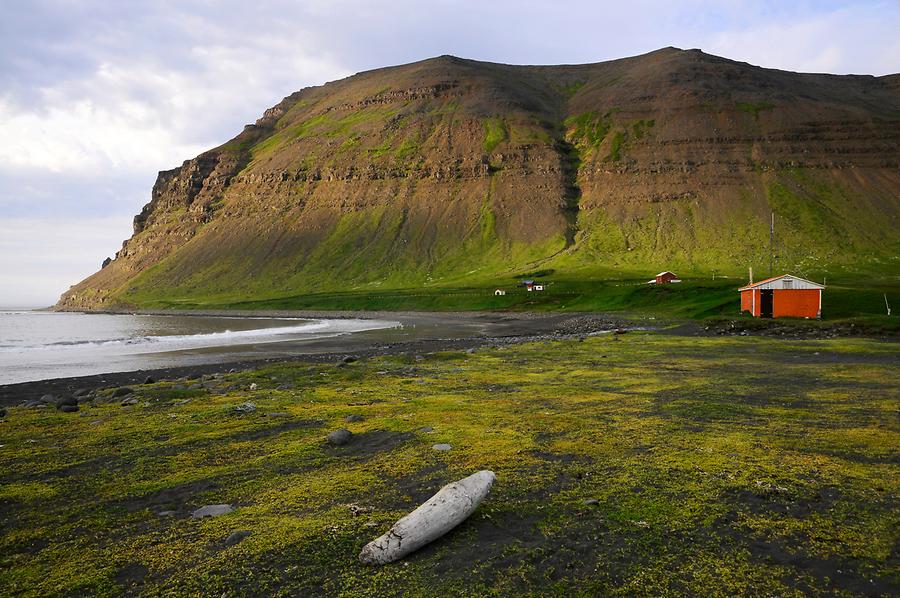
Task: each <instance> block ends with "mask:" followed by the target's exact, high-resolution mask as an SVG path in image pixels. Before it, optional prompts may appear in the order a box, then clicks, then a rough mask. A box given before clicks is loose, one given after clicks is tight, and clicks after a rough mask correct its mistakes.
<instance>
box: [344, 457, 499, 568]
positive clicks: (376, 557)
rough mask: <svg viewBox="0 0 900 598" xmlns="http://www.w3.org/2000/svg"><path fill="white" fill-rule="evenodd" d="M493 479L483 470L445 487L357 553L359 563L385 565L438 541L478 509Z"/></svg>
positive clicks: (489, 472) (490, 474) (489, 473)
mask: <svg viewBox="0 0 900 598" xmlns="http://www.w3.org/2000/svg"><path fill="white" fill-rule="evenodd" d="M494 479H495V476H494V472H493V471H487V470H483V471H479V472H478V473H474V474H472V475H470V476H469V477H467V478H463V479H461V480H459V481H457V482H452V483H450V484H447V485H446V486H444V487H443V488H441V489H440V490H439V491H438V493H437V494H435V495H434V496H432V497H431V498H429V499H428V500H427V501H425V503H424V504H423V505H422V506H420V507H419V508H418V509H416V510H415V511H413V512H412V513H410V514H409V515H407V516H406V517H403V518H402V519H400V520H399V521H398V522H397V523H395V524H394V526H393V527H392V528H391V529H390V530H388V532H387V533H386V534H384V535H383V536H381V537H380V538H377V539H375V540H373V541H372V542H369V543H368V544H366V545H365V547H364V548H363V549H362V552H360V553H359V560H360V562H361V563H363V564H364V565H384V564H385V563H390V562H393V561H396V560H397V559H401V558H403V557H404V556H406V555H408V554H409V553H411V552H413V551H414V550H418V549H419V548H421V547H422V546H425V545H426V544H428V543H429V542H431V541H433V540H436V539H438V538H440V537H441V536H443V535H444V534H446V533H447V532H449V531H450V530H451V529H453V528H454V527H456V526H457V525H459V524H460V523H462V522H463V521H465V519H466V518H467V517H468V516H469V515H471V514H472V513H473V512H474V511H475V509H476V508H478V505H479V504H480V503H481V501H482V500H484V497H485V496H487V494H488V492H490V490H491V485H492V484H493V483H494Z"/></svg>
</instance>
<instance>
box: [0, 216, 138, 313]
mask: <svg viewBox="0 0 900 598" xmlns="http://www.w3.org/2000/svg"><path fill="white" fill-rule="evenodd" d="M130 226H131V218H130V217H128V216H117V217H103V218H86V219H81V220H78V221H77V222H76V223H74V224H73V223H72V222H69V221H65V220H50V219H45V218H40V219H38V218H2V219H0V306H3V307H8V306H23V307H24V306H46V305H52V304H53V303H56V300H57V299H58V298H59V295H60V294H62V292H63V291H64V290H66V288H67V287H68V286H69V285H72V284H75V283H76V282H78V281H79V280H81V279H83V278H85V277H87V276H89V275H90V274H92V273H93V272H95V271H97V270H98V269H99V267H100V262H101V261H102V260H103V258H104V257H106V256H112V255H113V254H114V253H115V252H116V251H118V250H119V248H120V247H121V237H122V231H124V230H127V229H129V228H130Z"/></svg>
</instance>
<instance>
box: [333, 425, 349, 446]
mask: <svg viewBox="0 0 900 598" xmlns="http://www.w3.org/2000/svg"><path fill="white" fill-rule="evenodd" d="M352 438H353V432H351V431H350V430H347V429H346V428H341V429H340V430H335V431H334V432H332V433H331V434H329V435H328V438H327V440H328V443H329V444H333V445H334V446H344V445H345V444H347V443H349V442H350V440H351V439H352Z"/></svg>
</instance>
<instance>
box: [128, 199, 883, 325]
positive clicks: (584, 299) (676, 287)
mask: <svg viewBox="0 0 900 598" xmlns="http://www.w3.org/2000/svg"><path fill="white" fill-rule="evenodd" d="M487 206H488V204H486V207H485V209H484V211H485V213H484V215H483V223H482V227H483V229H482V234H484V235H486V236H490V234H491V228H490V227H491V223H492V220H491V218H490V210H489V209H488V207H487ZM534 272H535V271H528V272H525V273H522V272H518V273H515V275H512V276H509V277H508V278H505V279H491V280H488V281H485V282H484V283H483V284H480V285H470V286H446V285H441V286H417V287H413V288H388V289H379V288H378V287H368V288H363V289H356V290H349V291H321V292H311V293H302V294H286V295H276V296H271V297H259V296H258V295H257V296H252V297H247V298H241V297H239V296H220V297H216V296H208V297H202V298H199V299H198V298H184V299H175V300H172V299H169V300H167V301H158V302H153V303H147V304H144V306H145V307H150V308H157V309H169V308H174V309H261V310H266V309H269V310H274V309H336V310H427V311H472V310H515V311H569V312H581V311H599V312H618V313H623V314H626V315H634V316H637V317H657V318H679V319H694V320H702V319H705V318H710V317H723V316H724V317H731V318H735V317H739V316H740V296H739V294H738V292H737V288H738V287H740V286H741V285H742V284H743V283H744V279H742V278H737V277H733V278H722V277H719V278H717V279H711V278H705V277H704V278H690V277H688V278H686V279H685V280H684V282H682V283H679V284H672V285H659V286H655V285H648V284H646V279H633V278H625V279H613V280H609V279H605V280H591V279H580V278H577V277H569V276H567V275H565V274H556V273H554V272H553V271H552V270H545V271H543V272H544V274H535V273H534ZM548 272H549V274H548ZM524 278H538V279H540V280H541V282H543V283H545V284H546V290H545V291H543V292H528V291H526V290H525V289H524V288H523V287H521V286H520V284H519V281H520V280H521V279H524ZM496 288H502V289H505V290H506V291H507V294H506V295H505V296H500V297H496V296H494V289H496ZM884 295H887V296H888V298H889V301H890V303H891V305H892V306H894V310H895V314H896V310H897V309H898V307H897V306H900V288H898V287H897V286H896V285H895V284H886V283H884V282H879V281H876V280H854V279H845V280H843V281H842V280H840V279H838V280H829V282H828V288H827V289H826V291H825V295H824V300H823V321H824V322H825V323H834V322H842V321H846V320H852V319H862V320H867V321H869V322H870V323H876V322H877V325H878V326H879V327H884V328H885V330H888V331H889V330H893V331H894V333H897V331H898V328H900V322H898V318H897V317H896V315H894V316H891V317H890V318H888V317H887V316H886V310H885V307H884Z"/></svg>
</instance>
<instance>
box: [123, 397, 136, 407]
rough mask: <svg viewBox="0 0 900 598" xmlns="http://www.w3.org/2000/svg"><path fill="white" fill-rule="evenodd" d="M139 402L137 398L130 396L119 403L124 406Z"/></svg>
mask: <svg viewBox="0 0 900 598" xmlns="http://www.w3.org/2000/svg"><path fill="white" fill-rule="evenodd" d="M137 403H138V400H137V399H136V398H134V397H128V398H127V399H123V400H122V402H121V403H119V404H120V405H122V407H128V406H129V405H137Z"/></svg>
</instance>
